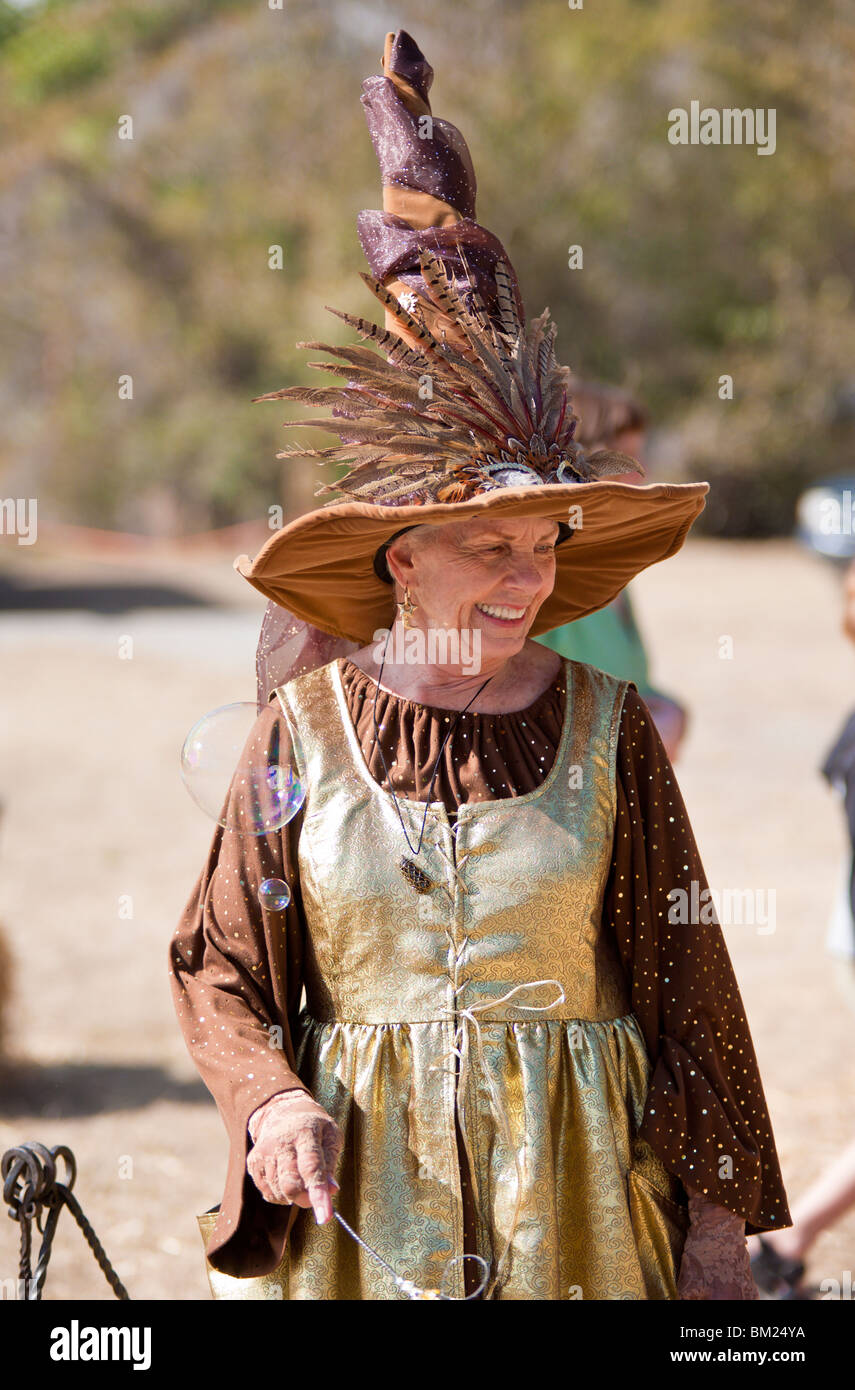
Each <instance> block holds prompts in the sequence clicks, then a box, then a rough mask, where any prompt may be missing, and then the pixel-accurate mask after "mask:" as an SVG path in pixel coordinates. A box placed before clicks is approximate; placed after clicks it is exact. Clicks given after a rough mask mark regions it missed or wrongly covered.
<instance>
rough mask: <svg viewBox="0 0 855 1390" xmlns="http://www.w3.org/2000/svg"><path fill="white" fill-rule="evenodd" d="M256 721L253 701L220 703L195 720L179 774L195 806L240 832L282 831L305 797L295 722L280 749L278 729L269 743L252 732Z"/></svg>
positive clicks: (182, 756) (290, 726)
mask: <svg viewBox="0 0 855 1390" xmlns="http://www.w3.org/2000/svg"><path fill="white" fill-rule="evenodd" d="M257 720H258V710H257V707H256V705H255V704H251V703H250V702H248V701H238V702H236V703H235V704H231V705H222V706H221V707H220V708H219V709H215V710H212V711H211V713H210V714H206V715H204V716H203V717H202V718H201V719H200V720H198V722H197V723H196V724H194V725H193V728H192V729H191V730H190V732H189V734H188V735H187V737H186V739H185V740H184V746H183V747H182V749H181V776H182V778H183V780H184V785H185V787H186V788H187V790H188V791H189V793H190V795H191V796H192V798H193V800H194V801H195V802H196V805H197V806H200V807H201V808H202V810H203V811H204V812H205V814H206V815H208V816H210V817H211V819H212V820H215V821H216V822H217V824H218V825H222V826H223V827H224V829H226V830H237V831H238V832H239V833H240V834H243V835H266V834H268V833H270V832H271V831H274V830H281V829H282V827H283V826H284V825H287V824H288V822H289V821H290V820H292V819H293V818H294V816H296V814H297V812H298V811H299V809H300V807H301V806H302V804H303V802H304V801H305V799H306V789H305V787H304V785H303V783H302V782H301V780H300V776H299V773H298V771H297V761H296V758H295V753H297V752H298V751H299V748H298V743H297V735H296V730H295V729H294V726H293V724H292V723H291V721H290V720H289V721H288V732H289V743H290V746H289V747H283V748H281V749H280V747H279V739H278V730H277V732H276V738H275V739H274V740H273V741H272V742H271V741H269V740H268V739H261V738H260V737H259V735H258V734H257V733H256V734H255V735H253V730H254V729H255V725H256V722H257ZM301 761H302V760H301Z"/></svg>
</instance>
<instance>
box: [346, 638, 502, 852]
mask: <svg viewBox="0 0 855 1390" xmlns="http://www.w3.org/2000/svg"><path fill="white" fill-rule="evenodd" d="M390 636H391V633H387V634H386V644H385V646H384V648H383V660H382V661H381V662H380V671H379V673H378V676H377V681H376V684H375V687H374V700H373V702H372V706H371V714H372V718H373V720H374V745H373V747H372V750H371V751H372V753H373V751H374V748H376V749H377V751H378V753H379V754H380V761H381V763H382V764H383V771H384V772H385V774H386V779H387V781H388V783H389V792H390V794H391V797H392V800H393V801H394V803H395V810H396V811H397V812H398V820H399V821H400V822H401V829H402V830H403V832H404V839H405V840H406V842H407V845H408V846H409V848H410V850H411V851H412V853H413V854H414V855H415V856H416V857H418V855H419V853H420V852H421V847H422V841H423V839H424V834H425V826H426V825H427V816H428V811H429V810H430V803H431V794H432V792H433V784H434V782H435V781H436V774H437V773H438V772H439V765H440V762H441V761H442V755H443V753H444V752H445V745H446V744H447V743H448V740H449V739H450V738H451V735H452V734H453V733H454V730H455V728H456V727H457V721H458V719H459V718H460V716H461V714H465V713H466V711H467V710H468V708H469V705H471V704H473V703H474V702H475V700H477V699H478V696H479V695H480V694H481V691H482V690H483V689H484V686H486V685H489V683H490V681H491V680H492V679H493V677H492V676H488V677H487V679H486V680H485V681H484V684H483V685H481V686H479V687H478V689H477V690H476V691H475V694H474V695H473V696H472V699H471V700H470V701H469V702H468V703H467V704H466V705H464V707H463V709H461V710H458V711H457V714H456V715H455V717H454V719H453V720H452V721H451V728H450V729H449V731H448V733H447V734H446V735H445V738H444V739H443V741H442V747H441V748H440V750H439V753H438V754H437V758H436V764H435V766H434V769H433V776H432V777H431V779H430V786H429V787H428V793H427V802H426V805H425V813H424V815H423V816H422V828H421V833H420V834H419V843H418V845H417V846H414V845H413V844H412V843H411V841H410V837H409V835H408V834H407V827H406V825H405V824H404V817H403V816H402V815H401V808H400V806H399V805H398V798H397V797H396V795H395V789H394V787H393V786H392V778H391V775H390V773H389V769H388V767H387V766H386V759H385V758H384V756H383V748H382V745H381V743H380V730H379V728H378V725H377V696H378V694H379V693H380V680H381V678H382V676H383V667H384V666H385V665H386V650H387V648H388V646H389V637H390ZM413 868H414V869H415V865H413ZM416 872H417V873H418V870H416Z"/></svg>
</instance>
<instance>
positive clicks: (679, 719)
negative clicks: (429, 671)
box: [535, 378, 687, 762]
mask: <svg viewBox="0 0 855 1390" xmlns="http://www.w3.org/2000/svg"><path fill="white" fill-rule="evenodd" d="M571 391H572V399H573V409H574V411H575V412H576V414H577V415H578V416H579V424H578V426H577V429H576V438H577V439H578V440H579V442H580V444H581V445H582V446H583V448H584V449H586V450H587V451H588V452H590V453H594V452H595V451H596V450H597V449H615V450H617V452H618V453H621V454H628V455H629V457H630V458H634V459H637V460H638V462H639V464H641V465H642V467H643V465H644V460H643V452H644V433H645V430H646V428H647V423H648V415H647V411H646V410H645V409H644V407H643V406H642V405H641V404H640V403H639V402H638V401H636V400H634V399H633V397H632V396H630V395H628V393H627V392H626V391H621V390H620V389H619V388H617V387H615V386H606V385H604V384H602V383H600V382H596V381H584V380H581V379H580V378H575V379H574V380H573V382H572V383H571ZM620 481H621V482H622V483H632V484H634V485H635V486H638V485H639V484H642V483H645V482H647V481H649V479H648V478H647V477H646V476H645V474H644V473H643V472H642V471H641V469H639V471H638V472H637V473H627V474H625V475H622V476H621V479H620ZM535 640H536V641H538V642H541V643H542V644H543V646H545V647H549V648H550V649H551V650H552V651H554V652H558V653H559V654H560V655H561V656H564V657H571V658H572V659H573V660H574V661H586V662H588V663H589V665H591V666H597V667H599V669H600V670H601V671H607V672H608V673H609V675H612V676H618V677H619V678H620V679H621V680H631V681H635V684H636V686H637V687H638V693H639V694H640V695H641V697H642V699H643V700H644V702H645V704H646V705H647V707H648V709H649V710H650V713H651V714H652V716H653V720H654V722H655V724H656V727H657V728H658V730H659V733H660V735H661V737H662V742H663V743H664V744H665V748H666V750H667V753H668V756H669V758H670V759H671V761H672V762H673V761H674V759H675V758H676V756H677V753H678V751H679V748H680V743H681V741H682V738H683V735H684V734H685V732H686V726H687V712H686V710H685V708H684V707H683V706H682V705H681V704H680V703H679V702H678V701H677V700H675V699H674V698H673V697H672V696H670V695H666V694H665V693H664V692H663V691H661V690H657V689H655V688H654V686H653V685H651V683H650V670H649V664H650V663H649V658H648V655H647V651H646V648H645V644H644V639H643V637H642V635H641V632H640V631H639V627H638V623H637V622H636V618H635V613H634V611H633V606H632V600H631V598H630V594H629V588H626V589H624V590H622V592H621V593H620V594H618V596H617V598H616V599H614V600H613V601H612V602H611V603H609V604H607V605H606V607H605V608H601V609H599V611H598V612H596V613H589V614H588V616H587V617H585V618H578V619H577V620H576V621H575V622H572V623H566V624H565V625H564V626H563V627H557V628H554V629H553V631H552V632H547V633H544V634H543V635H542V636H541V637H538V638H536V639H535Z"/></svg>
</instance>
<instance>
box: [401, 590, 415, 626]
mask: <svg viewBox="0 0 855 1390" xmlns="http://www.w3.org/2000/svg"><path fill="white" fill-rule="evenodd" d="M398 607H399V609H400V610H401V622H402V623H403V625H404V627H406V628H409V627H412V625H413V624H412V617H413V614H414V613H415V611H416V605H415V604H414V603H413V601H412V599H411V598H410V591H409V589H408V588H405V589H404V598H403V602H402V603H399V604H398Z"/></svg>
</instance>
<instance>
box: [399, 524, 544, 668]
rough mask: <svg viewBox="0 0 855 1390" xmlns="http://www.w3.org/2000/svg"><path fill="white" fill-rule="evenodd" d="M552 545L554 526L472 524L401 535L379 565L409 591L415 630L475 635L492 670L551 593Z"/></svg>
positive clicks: (525, 632) (516, 645)
mask: <svg viewBox="0 0 855 1390" xmlns="http://www.w3.org/2000/svg"><path fill="white" fill-rule="evenodd" d="M557 539H558V522H557V521H547V520H544V519H543V518H532V519H531V520H529V519H528V518H523V517H511V518H495V519H493V518H481V517H479V518H475V519H472V520H468V521H460V522H452V523H451V524H449V525H447V526H432V527H429V528H427V527H426V528H424V530H422V528H419V529H418V530H417V531H416V532H407V533H405V534H404V535H403V536H400V537H399V538H398V540H396V541H394V542H393V544H392V545H391V546H390V547H389V550H388V551H387V556H386V560H387V564H388V568H389V572H390V574H391V575H392V576H393V578H394V579H395V580H397V582H398V584H399V585H400V586H401V593H402V592H403V588H404V586H407V587H408V588H409V590H410V597H411V599H412V601H413V603H414V604H415V605H416V612H415V614H414V615H413V622H414V624H415V625H416V626H418V627H420V628H423V629H424V630H425V631H428V630H429V629H430V628H446V629H449V628H456V629H457V630H458V631H461V632H462V631H464V630H467V629H468V630H470V631H473V632H474V631H476V630H477V631H478V632H480V634H481V636H480V643H481V656H482V661H483V662H484V663H485V664H494V663H496V662H501V661H505V660H507V658H508V657H509V656H512V655H513V654H514V653H515V652H518V651H519V650H520V649H521V647H522V645H523V643H524V641H525V639H526V637H527V635H528V632H529V629H530V628H531V625H532V623H533V622H534V619H535V617H536V615H537V612H538V609H539V608H540V607H541V605H542V604H543V602H544V601H545V600H546V599H547V598H548V597H549V595H550V594H551V592H552V588H553V585H554V583H555V543H556V541H557ZM400 596H401V595H400V594H399V595H397V597H398V598H400Z"/></svg>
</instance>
